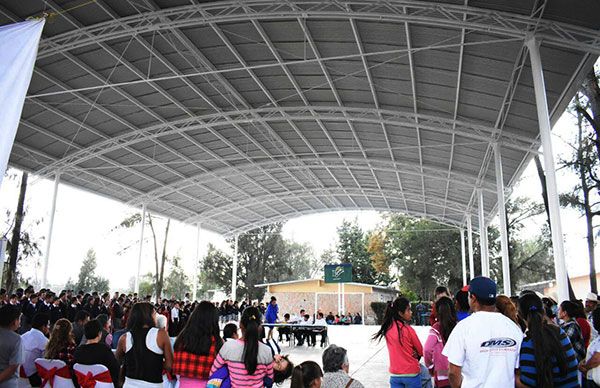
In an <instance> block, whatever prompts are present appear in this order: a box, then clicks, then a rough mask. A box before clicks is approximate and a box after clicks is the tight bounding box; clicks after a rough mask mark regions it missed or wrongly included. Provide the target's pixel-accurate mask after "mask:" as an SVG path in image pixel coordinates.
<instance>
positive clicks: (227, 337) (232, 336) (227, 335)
mask: <svg viewBox="0 0 600 388" xmlns="http://www.w3.org/2000/svg"><path fill="white" fill-rule="evenodd" d="M239 338H240V336H239V334H238V327H237V325H236V324H235V323H228V324H226V325H225V327H224V328H223V342H226V341H231V340H236V339H239Z"/></svg>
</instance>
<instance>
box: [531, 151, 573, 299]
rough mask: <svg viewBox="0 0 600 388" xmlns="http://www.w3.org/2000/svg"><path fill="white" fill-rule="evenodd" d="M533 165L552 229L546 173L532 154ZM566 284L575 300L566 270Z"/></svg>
mask: <svg viewBox="0 0 600 388" xmlns="http://www.w3.org/2000/svg"><path fill="white" fill-rule="evenodd" d="M533 159H534V160H535V166H536V168H537V173H538V176H539V178H540V184H541V185H542V198H543V199H544V208H545V209H546V217H548V228H549V229H550V231H552V224H551V223H550V208H549V207H548V190H547V187H548V186H547V185H546V173H545V172H544V169H543V168H542V162H541V161H540V157H539V156H538V155H536V156H534V158H533ZM567 285H568V287H569V299H570V300H577V298H575V292H573V287H572V286H571V279H570V278H569V273H568V272H567Z"/></svg>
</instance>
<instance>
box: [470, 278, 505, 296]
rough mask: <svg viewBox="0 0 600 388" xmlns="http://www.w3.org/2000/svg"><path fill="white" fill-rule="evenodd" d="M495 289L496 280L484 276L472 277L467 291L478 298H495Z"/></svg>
mask: <svg viewBox="0 0 600 388" xmlns="http://www.w3.org/2000/svg"><path fill="white" fill-rule="evenodd" d="M497 289H498V287H497V286H496V282H494V281H493V280H492V279H490V278H486V277H485V276H478V277H476V278H473V279H472V280H471V283H470V284H469V292H470V293H471V294H474V295H475V296H477V297H478V298H479V299H495V298H496V292H497Z"/></svg>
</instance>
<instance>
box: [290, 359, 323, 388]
mask: <svg viewBox="0 0 600 388" xmlns="http://www.w3.org/2000/svg"><path fill="white" fill-rule="evenodd" d="M322 380H323V371H322V370H321V367H320V366H319V364H317V363H316V362H314V361H304V362H303V363H302V364H300V365H298V366H296V367H295V368H294V370H293V371H292V383H291V385H290V388H321V382H322Z"/></svg>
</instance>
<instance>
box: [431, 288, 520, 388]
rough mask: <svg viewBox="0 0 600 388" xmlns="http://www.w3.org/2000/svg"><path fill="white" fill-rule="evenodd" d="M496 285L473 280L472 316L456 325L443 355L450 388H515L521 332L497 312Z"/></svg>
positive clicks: (470, 296)
mask: <svg viewBox="0 0 600 388" xmlns="http://www.w3.org/2000/svg"><path fill="white" fill-rule="evenodd" d="M496 290H497V287H496V283H495V282H494V281H493V280H491V279H489V278H487V277H483V276H481V277H476V278H474V279H473V280H471V284H470V285H469V287H468V291H469V305H470V306H471V311H472V312H473V314H471V316H469V317H468V318H465V319H463V320H462V321H460V322H458V324H457V325H456V327H455V328H454V330H453V331H452V333H451V334H450V337H449V338H448V341H447V342H446V345H445V346H444V350H443V352H442V354H443V355H444V356H446V357H448V362H449V370H448V374H449V376H448V377H449V380H450V385H451V386H452V388H458V387H461V388H471V387H477V388H496V387H514V386H515V369H518V367H519V351H520V349H521V342H522V341H523V332H521V329H520V328H519V327H518V326H517V325H516V324H515V323H514V322H513V321H511V320H510V319H508V318H507V317H505V316H504V315H502V314H500V313H498V312H496V292H497V291H496Z"/></svg>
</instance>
